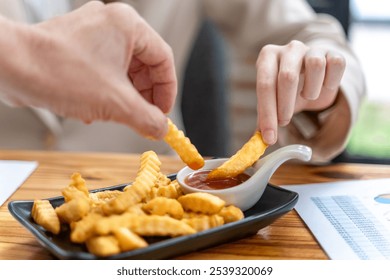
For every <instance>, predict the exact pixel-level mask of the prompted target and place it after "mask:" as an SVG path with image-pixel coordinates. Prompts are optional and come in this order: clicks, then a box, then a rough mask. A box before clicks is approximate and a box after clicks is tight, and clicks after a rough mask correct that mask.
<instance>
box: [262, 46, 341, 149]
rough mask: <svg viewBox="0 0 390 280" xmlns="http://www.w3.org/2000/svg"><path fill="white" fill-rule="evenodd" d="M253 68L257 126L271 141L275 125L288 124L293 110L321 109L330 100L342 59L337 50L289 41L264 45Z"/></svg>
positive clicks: (329, 102) (267, 140)
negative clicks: (278, 44)
mask: <svg viewBox="0 0 390 280" xmlns="http://www.w3.org/2000/svg"><path fill="white" fill-rule="evenodd" d="M256 68H257V88H256V92H257V98H258V105H257V111H258V120H257V125H258V130H259V131H261V133H262V136H263V139H264V141H265V142H266V143H267V144H269V145H272V144H274V143H275V142H276V140H277V127H278V125H279V126H286V125H287V124H289V122H290V121H291V118H292V116H293V114H294V113H298V112H301V111H303V110H311V111H317V110H323V109H326V108H327V107H329V106H331V105H332V104H333V102H334V100H335V98H336V96H337V94H338V91H339V86H340V81H341V78H342V75H343V73H344V69H345V59H344V57H343V56H341V55H340V54H338V53H335V52H330V51H329V52H327V51H326V50H322V49H320V48H309V47H308V46H306V45H305V44H303V43H301V42H299V41H291V42H290V43H289V44H287V45H284V46H277V45H267V46H265V47H263V48H262V50H261V51H260V53H259V56H258V59H257V63H256Z"/></svg>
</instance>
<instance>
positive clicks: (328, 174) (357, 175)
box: [0, 150, 390, 260]
mask: <svg viewBox="0 0 390 280" xmlns="http://www.w3.org/2000/svg"><path fill="white" fill-rule="evenodd" d="M159 158H160V160H161V161H162V167H161V168H162V172H164V173H165V174H173V173H176V172H177V171H178V170H179V169H180V168H182V167H184V163H183V162H181V160H180V159H179V158H177V157H169V156H159ZM0 159H2V160H4V159H5V160H7V159H9V160H33V161H38V163H39V166H38V168H37V169H36V170H35V172H34V173H33V174H32V175H31V176H30V177H29V178H28V179H27V181H26V182H25V183H24V184H23V185H22V186H21V187H20V188H19V189H18V190H17V191H16V192H15V193H14V194H13V195H12V196H11V198H10V199H9V200H8V201H7V202H6V203H5V204H4V205H3V206H1V207H0V260H27V259H53V258H54V257H53V256H52V255H51V254H50V253H49V252H48V251H47V250H46V249H45V248H43V247H42V246H41V245H40V244H39V243H38V241H37V240H36V239H35V237H34V236H33V235H32V234H31V233H30V232H29V231H27V230H26V229H25V228H24V227H23V226H22V225H21V224H19V222H18V221H16V220H15V219H14V218H13V217H12V216H11V214H10V213H9V211H8V208H7V204H8V202H9V201H11V200H31V199H38V198H40V199H42V198H49V197H55V196H59V195H60V194H61V192H60V191H61V189H62V188H63V187H64V186H67V185H68V184H69V182H70V176H71V174H72V173H73V172H76V171H77V172H80V173H81V174H82V176H83V178H84V179H85V180H86V182H87V186H88V188H89V189H96V188H102V187H108V186H112V185H118V184H122V183H127V182H131V181H133V179H134V178H135V176H136V172H137V170H138V167H139V155H136V154H112V153H70V152H43V151H1V150H0ZM389 174H390V166H386V165H364V164H332V165H324V166H310V165H300V164H294V163H289V162H287V163H285V164H283V165H282V166H281V167H279V168H278V170H277V171H276V172H275V174H274V175H273V176H272V178H271V181H270V182H271V183H272V184H274V185H287V184H306V183H318V182H329V181H342V180H356V179H359V180H364V179H374V178H387V177H389ZM0 191H1V190H0ZM177 259H183V260H184V259H203V260H204V259H220V260H221V259H269V260H272V259H279V260H280V259H283V260H286V259H299V260H306V259H328V257H327V255H326V254H325V252H324V251H323V250H322V249H321V247H320V246H319V244H318V243H317V241H316V240H315V238H314V236H313V235H312V234H311V232H310V231H309V229H308V228H307V226H306V225H305V224H304V223H303V221H302V220H301V218H300V217H299V216H298V214H297V212H296V211H295V210H292V211H290V212H289V213H287V214H285V215H284V216H282V217H281V218H279V219H278V220H276V221H275V222H274V223H272V224H271V225H269V226H267V227H265V228H263V229H261V230H260V231H259V232H258V233H257V234H256V235H253V236H250V237H248V238H244V239H241V240H237V241H234V242H231V243H225V244H222V245H219V246H215V247H211V248H208V249H205V250H202V251H198V252H194V253H190V254H187V255H182V256H180V257H177Z"/></svg>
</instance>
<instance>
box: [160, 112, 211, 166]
mask: <svg viewBox="0 0 390 280" xmlns="http://www.w3.org/2000/svg"><path fill="white" fill-rule="evenodd" d="M164 140H165V142H166V143H167V144H168V145H169V146H171V148H172V149H174V150H175V151H176V153H177V154H178V155H179V157H180V158H181V159H182V161H183V162H184V163H186V164H187V165H188V166H189V167H190V168H191V169H194V170H197V169H199V168H202V167H203V166H204V159H203V157H202V156H201V155H200V154H199V152H198V150H197V149H196V147H195V146H194V145H193V144H192V143H191V141H190V139H189V138H188V137H186V136H185V135H184V132H183V131H181V130H179V129H178V128H177V127H176V125H175V124H174V123H173V122H172V121H171V120H170V119H168V133H167V135H166V136H165V137H164Z"/></svg>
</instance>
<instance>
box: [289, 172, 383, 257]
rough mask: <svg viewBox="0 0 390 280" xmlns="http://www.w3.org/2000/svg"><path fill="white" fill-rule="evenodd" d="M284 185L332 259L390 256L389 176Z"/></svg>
mask: <svg viewBox="0 0 390 280" xmlns="http://www.w3.org/2000/svg"><path fill="white" fill-rule="evenodd" d="M282 187H283V188H285V189H288V190H291V191H295V192H297V193H298V194H299V199H298V202H297V204H296V206H295V209H296V210H297V212H298V214H299V215H300V216H301V218H302V219H303V220H304V222H305V223H306V224H307V226H308V227H309V228H310V230H311V231H312V233H313V234H314V236H315V238H316V239H317V241H318V242H319V243H320V245H321V246H322V248H323V249H324V250H325V252H326V253H327V254H328V256H329V258H330V259H335V260H358V259H361V260H381V259H382V260H383V259H390V178H389V179H378V180H359V181H357V180H356V181H355V180H354V181H344V182H333V183H318V184H305V185H288V186H282Z"/></svg>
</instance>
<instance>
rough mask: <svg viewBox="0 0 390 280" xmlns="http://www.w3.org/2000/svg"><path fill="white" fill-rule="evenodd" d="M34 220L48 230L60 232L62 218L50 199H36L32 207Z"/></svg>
mask: <svg viewBox="0 0 390 280" xmlns="http://www.w3.org/2000/svg"><path fill="white" fill-rule="evenodd" d="M31 216H32V218H33V219H34V221H35V222H36V223H37V224H39V225H41V226H42V227H43V228H44V229H46V230H47V231H50V232H51V233H54V234H58V233H59V232H60V226H61V225H60V220H59V219H58V216H57V214H56V212H55V210H54V208H53V206H52V205H51V203H50V201H48V200H39V199H38V200H35V201H34V204H33V207H32V209H31Z"/></svg>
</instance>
